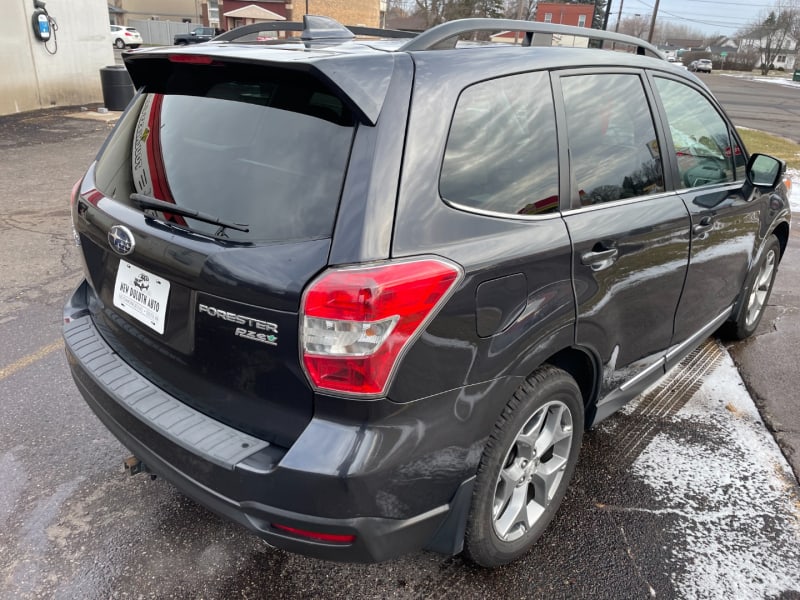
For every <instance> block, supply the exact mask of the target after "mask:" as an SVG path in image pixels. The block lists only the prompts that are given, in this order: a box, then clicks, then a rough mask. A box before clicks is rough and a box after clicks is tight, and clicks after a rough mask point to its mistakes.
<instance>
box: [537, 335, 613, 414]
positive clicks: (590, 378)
mask: <svg viewBox="0 0 800 600" xmlns="http://www.w3.org/2000/svg"><path fill="white" fill-rule="evenodd" d="M544 362H545V363H546V364H549V365H553V366H554V367H558V368H559V369H561V370H563V371H566V372H567V373H568V374H569V375H570V376H571V377H572V378H573V379H574V380H575V382H576V383H577V384H578V387H579V388H580V390H581V395H582V396H583V407H584V411H585V415H586V420H585V424H586V425H587V426H588V424H589V423H591V422H592V417H593V415H594V405H595V402H596V400H597V390H598V389H599V385H598V383H599V381H598V374H599V373H600V369H599V368H598V366H597V361H596V359H595V358H594V357H593V356H592V355H591V354H589V353H588V352H587V351H585V350H583V349H582V348H577V347H570V348H564V349H563V350H560V351H559V352H557V353H555V354H554V355H552V356H551V357H550V358H548V359H547V360H545V361H544Z"/></svg>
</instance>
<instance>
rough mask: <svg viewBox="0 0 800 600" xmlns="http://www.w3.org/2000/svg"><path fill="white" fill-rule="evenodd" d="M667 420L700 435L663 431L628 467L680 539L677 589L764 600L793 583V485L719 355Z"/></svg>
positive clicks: (796, 533) (798, 562)
mask: <svg viewBox="0 0 800 600" xmlns="http://www.w3.org/2000/svg"><path fill="white" fill-rule="evenodd" d="M672 419H673V420H674V421H675V422H677V423H679V424H685V425H686V426H685V428H680V430H685V431H686V432H687V433H688V432H690V431H691V432H696V431H698V430H699V431H702V432H703V433H702V434H701V436H699V437H698V436H697V435H693V436H689V435H684V434H679V433H675V432H674V430H673V432H671V433H669V432H666V431H662V432H661V433H659V434H657V435H656V436H655V438H653V440H652V441H651V442H650V444H649V445H648V446H647V448H646V449H645V450H644V451H643V452H642V454H641V455H640V456H639V457H638V458H637V460H636V461H635V462H634V464H633V467H632V470H633V473H634V476H636V477H637V478H639V479H640V480H642V481H643V482H644V483H645V484H647V485H648V486H649V487H650V488H651V489H652V490H653V492H654V496H655V497H656V499H657V500H658V501H659V503H660V504H661V505H662V506H663V508H662V509H661V510H659V511H657V512H666V513H669V514H673V515H676V516H677V517H678V519H679V523H680V524H679V528H680V530H679V531H676V532H675V533H676V535H678V536H681V537H685V538H686V542H687V543H686V544H681V545H678V546H676V547H674V548H673V555H672V560H674V561H676V564H675V568H674V573H675V575H673V578H674V581H673V583H674V585H675V587H676V590H677V592H678V595H679V596H680V597H688V598H700V597H702V598H766V597H772V596H777V595H780V594H781V592H784V591H787V590H798V589H800V508H799V507H800V496H799V495H800V491H799V490H798V486H797V482H796V481H795V479H794V476H793V475H792V472H791V470H790V468H789V465H788V464H787V463H786V460H785V459H784V457H783V455H782V454H781V452H780V450H779V448H778V446H777V444H776V443H775V440H774V439H773V438H772V436H771V435H770V434H769V433H768V431H767V430H766V428H765V427H764V425H763V424H762V422H761V418H760V416H759V414H758V411H757V410H756V408H755V406H754V405H753V402H752V400H751V399H750V396H749V395H748V393H747V391H746V389H745V387H744V384H743V383H742V380H741V378H740V376H739V373H738V371H737V370H736V367H735V366H734V364H733V361H732V360H731V358H730V356H729V355H728V354H727V352H725V353H724V356H723V359H722V361H721V363H720V365H719V366H718V367H717V368H716V369H715V370H714V371H713V372H711V373H709V374H708V376H707V377H706V379H705V381H704V383H703V386H702V387H701V389H700V390H699V391H698V392H697V393H696V394H695V395H694V396H693V397H692V399H691V400H690V401H689V402H688V403H687V404H686V405H685V406H684V407H683V408H682V409H681V410H680V411H678V413H677V414H676V415H675V416H674V417H672ZM720 437H724V439H725V443H724V444H720V443H718V440H719V438H720ZM654 512H656V511H654Z"/></svg>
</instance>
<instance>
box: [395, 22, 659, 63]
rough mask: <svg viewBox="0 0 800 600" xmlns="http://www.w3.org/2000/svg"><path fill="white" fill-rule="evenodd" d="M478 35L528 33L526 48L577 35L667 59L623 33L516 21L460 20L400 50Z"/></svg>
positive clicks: (429, 32)
mask: <svg viewBox="0 0 800 600" xmlns="http://www.w3.org/2000/svg"><path fill="white" fill-rule="evenodd" d="M475 31H521V32H524V33H525V38H524V40H523V46H530V45H532V44H533V40H534V35H535V34H545V35H550V36H552V35H553V34H561V35H573V36H576V37H583V38H589V39H590V40H599V41H604V42H618V43H622V44H627V45H630V46H635V47H636V53H637V54H641V55H644V54H645V53H647V52H649V53H650V54H651V55H653V56H655V57H657V58H661V59H663V58H664V56H663V55H662V54H661V52H659V51H658V48H656V47H655V46H653V45H652V44H650V43H649V42H645V41H644V40H642V39H639V38H637V37H633V36H631V35H624V34H622V33H614V32H610V31H605V30H602V29H589V28H588V27H573V26H571V25H554V24H552V23H539V22H535V21H516V20H513V19H459V20H457V21H448V22H447V23H442V24H441V25H437V26H436V27H432V28H431V29H428V30H427V31H425V32H423V33H421V34H419V35H418V36H417V37H415V38H413V39H412V40H409V41H408V42H407V43H406V44H403V45H402V46H401V47H400V48H399V49H398V50H401V51H406V52H410V51H415V50H434V49H436V48H437V47H442V45H443V43H444V42H447V41H449V40H451V39H453V43H455V39H454V38H456V37H457V36H459V35H461V34H464V33H471V32H475Z"/></svg>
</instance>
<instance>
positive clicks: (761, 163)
mask: <svg viewBox="0 0 800 600" xmlns="http://www.w3.org/2000/svg"><path fill="white" fill-rule="evenodd" d="M785 171H786V163H785V162H783V161H782V160H778V159H777V158H774V157H772V156H768V155H766V154H753V155H751V156H750V160H749V161H748V162H747V179H748V181H750V183H752V184H753V185H755V186H757V187H763V188H770V189H773V188H776V187H778V184H779V183H780V182H781V178H782V177H783V174H784V172H785Z"/></svg>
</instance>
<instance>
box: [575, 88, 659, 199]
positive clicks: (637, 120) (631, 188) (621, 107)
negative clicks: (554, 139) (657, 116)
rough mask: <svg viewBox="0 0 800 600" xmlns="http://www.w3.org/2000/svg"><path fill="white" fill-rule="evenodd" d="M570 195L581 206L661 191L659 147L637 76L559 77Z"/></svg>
mask: <svg viewBox="0 0 800 600" xmlns="http://www.w3.org/2000/svg"><path fill="white" fill-rule="evenodd" d="M561 87H562V90H563V93H564V108H565V111H566V116H567V134H568V136H569V152H570V165H571V168H572V176H573V182H574V185H575V186H577V188H576V190H575V191H573V200H574V201H576V202H578V204H579V205H580V206H588V205H592V204H601V203H603V202H611V201H613V200H620V199H623V198H634V197H636V196H646V195H650V194H657V193H660V192H663V191H664V177H663V171H662V166H661V151H660V149H659V146H658V138H657V136H656V131H655V127H654V125H653V117H652V114H651V113H650V108H649V105H648V103H647V97H646V96H645V93H644V88H643V87H642V82H641V79H639V76H638V75H622V74H600V75H580V76H573V77H565V78H563V79H562V80H561Z"/></svg>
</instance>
